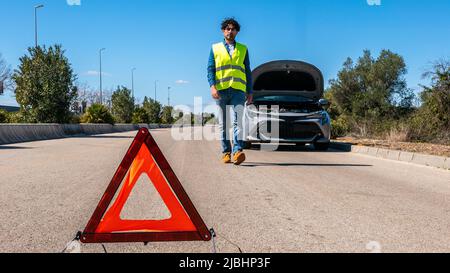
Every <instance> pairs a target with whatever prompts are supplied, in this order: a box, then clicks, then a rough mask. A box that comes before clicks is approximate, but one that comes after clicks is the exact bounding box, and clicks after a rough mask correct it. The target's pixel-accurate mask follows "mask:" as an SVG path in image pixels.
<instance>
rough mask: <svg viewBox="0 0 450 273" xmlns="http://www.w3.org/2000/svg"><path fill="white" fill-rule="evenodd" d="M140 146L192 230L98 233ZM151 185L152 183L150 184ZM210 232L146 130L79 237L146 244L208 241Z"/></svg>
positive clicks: (118, 170) (89, 240)
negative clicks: (160, 176)
mask: <svg viewBox="0 0 450 273" xmlns="http://www.w3.org/2000/svg"><path fill="white" fill-rule="evenodd" d="M143 145H146V148H147V149H148V151H149V152H150V155H151V156H152V157H153V159H154V161H155V163H156V166H157V167H158V168H159V171H160V172H161V175H162V176H163V177H164V178H165V180H166V183H167V185H168V186H169V187H170V188H171V190H172V192H173V194H174V196H175V197H176V198H177V200H178V201H179V205H180V206H181V207H182V208H183V209H184V211H185V213H186V214H187V216H188V217H189V219H190V220H191V221H192V224H193V225H194V227H195V230H194V231H163V232H161V231H151V230H149V231H131V230H130V231H122V232H105V233H103V232H102V233H98V232H97V230H98V228H99V226H100V224H101V221H102V219H103V217H104V216H105V214H106V213H107V212H108V208H109V206H110V205H111V203H112V201H113V199H114V196H115V195H116V193H117V191H118V190H119V188H120V186H121V185H122V184H123V181H124V179H125V176H126V175H127V173H128V172H129V170H130V168H131V166H132V164H133V162H134V160H135V159H136V157H137V156H138V154H139V152H140V150H141V148H142V146H143ZM152 182H153V181H152ZM211 239H212V236H211V233H210V231H209V230H208V228H207V227H206V224H205V222H204V221H203V219H202V218H201V216H200V214H199V213H198V211H197V209H196V208H195V206H194V204H193V203H192V201H191V199H190V198H189V196H188V194H187V193H186V191H185V190H184V188H183V186H182V185H181V182H180V181H179V180H178V177H177V176H176V174H175V172H174V171H173V169H172V168H171V167H170V164H169V162H168V161H167V159H166V158H165V156H164V154H163V153H162V152H161V150H160V149H159V147H158V145H157V143H156V141H155V140H154V138H153V136H152V135H151V134H150V131H149V130H148V129H147V128H141V129H140V130H139V132H138V134H137V136H136V137H135V139H134V140H133V143H132V144H131V146H130V148H129V149H128V151H127V153H126V155H125V157H124V159H123V160H122V163H121V164H120V165H119V167H118V169H117V171H116V173H115V174H114V177H113V178H112V180H111V183H110V184H109V186H108V187H107V189H106V191H105V193H104V195H103V197H102V199H101V200H100V203H99V204H98V206H97V208H96V209H95V211H94V213H93V215H92V217H91V218H90V220H89V222H88V224H87V226H86V228H85V230H84V232H83V233H82V234H81V238H80V240H81V242H83V243H86V244H89V243H138V242H139V243H140V242H143V243H148V242H169V241H210V240H211Z"/></svg>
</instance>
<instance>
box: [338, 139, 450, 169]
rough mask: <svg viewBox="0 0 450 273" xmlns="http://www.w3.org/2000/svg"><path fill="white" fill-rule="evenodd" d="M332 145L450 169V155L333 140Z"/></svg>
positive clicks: (341, 148)
mask: <svg viewBox="0 0 450 273" xmlns="http://www.w3.org/2000/svg"><path fill="white" fill-rule="evenodd" d="M330 147H331V148H333V149H336V150H341V151H345V152H351V153H358V154H364V155H369V156H373V157H377V158H382V159H389V160H394V161H400V162H406V163H412V164H417V165H422V166H428V167H435V168H440V169H444V170H450V157H444V156H434V155H426V154H420V153H411V152H403V151H397V150H389V149H383V148H374V147H368V146H355V145H352V144H349V143H341V142H331V145H330Z"/></svg>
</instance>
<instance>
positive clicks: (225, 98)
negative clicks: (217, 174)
mask: <svg viewBox="0 0 450 273" xmlns="http://www.w3.org/2000/svg"><path fill="white" fill-rule="evenodd" d="M219 95H220V99H218V100H216V103H217V106H219V108H220V112H219V128H220V132H221V134H220V136H221V141H222V152H223V153H233V154H235V153H237V152H239V151H242V150H243V147H244V141H243V127H242V126H243V125H242V124H243V115H244V106H245V101H246V99H247V96H246V94H245V93H244V92H242V91H236V90H229V89H228V90H222V91H219ZM231 109H232V110H233V111H229V110H231ZM231 112H232V114H233V116H232V120H233V144H234V145H233V147H231V142H230V128H231V122H230V121H231V119H230V114H231Z"/></svg>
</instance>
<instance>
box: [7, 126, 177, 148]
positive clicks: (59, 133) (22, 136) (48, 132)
mask: <svg viewBox="0 0 450 273" xmlns="http://www.w3.org/2000/svg"><path fill="white" fill-rule="evenodd" d="M140 128H147V129H158V128H171V125H160V124H116V125H111V124H0V145H3V144H13V143H20V142H29V141H38V140H49V139H58V138H64V137H70V136H77V135H101V134H111V133H119V132H131V131H137V130H139V129H140Z"/></svg>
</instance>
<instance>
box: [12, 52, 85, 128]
mask: <svg viewBox="0 0 450 273" xmlns="http://www.w3.org/2000/svg"><path fill="white" fill-rule="evenodd" d="M28 54H29V55H25V56H23V57H21V58H20V65H19V68H18V69H17V70H15V71H14V75H13V77H12V78H13V80H14V82H15V85H16V90H15V92H16V99H17V102H18V103H19V105H20V107H21V111H22V112H23V115H24V117H25V118H26V119H27V121H28V122H42V123H65V122H68V121H70V119H71V116H72V114H71V112H70V106H71V105H72V104H73V102H74V100H75V99H76V96H77V89H76V87H75V85H74V81H75V80H76V75H75V74H74V73H73V70H72V67H71V64H70V63H69V60H68V59H67V58H66V57H65V56H64V50H63V49H62V47H61V46H60V45H55V46H50V47H49V48H48V49H47V48H46V47H36V48H29V49H28Z"/></svg>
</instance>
